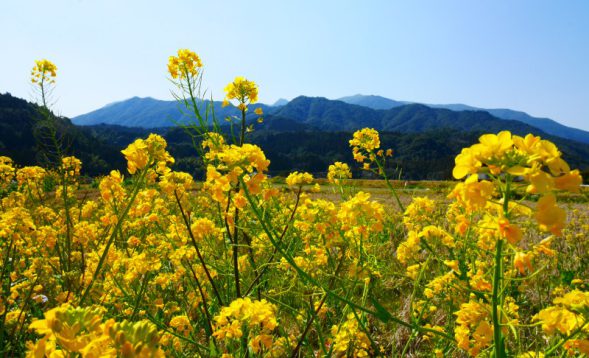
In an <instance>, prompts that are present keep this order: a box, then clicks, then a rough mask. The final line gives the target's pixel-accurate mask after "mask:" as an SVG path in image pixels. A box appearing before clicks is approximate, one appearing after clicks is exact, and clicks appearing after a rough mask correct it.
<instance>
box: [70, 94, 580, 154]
mask: <svg viewBox="0 0 589 358" xmlns="http://www.w3.org/2000/svg"><path fill="white" fill-rule="evenodd" d="M206 103H208V101H205V103H202V108H203V110H202V112H204V107H205V104H206ZM253 107H261V108H262V109H263V110H264V113H265V116H266V118H267V119H268V120H270V119H272V120H274V121H281V122H282V123H274V124H273V126H275V127H276V128H281V129H285V128H291V127H292V130H295V129H296V130H303V129H308V130H323V131H354V130H357V129H359V128H362V127H373V128H375V129H377V130H381V131H395V132H401V133H409V132H421V131H427V130H434V129H439V128H448V129H457V130H462V131H489V132H497V131H500V130H504V129H508V130H511V131H513V132H514V133H524V132H525V133H528V132H531V133H536V134H539V135H541V134H543V133H546V134H551V135H554V136H559V137H562V138H566V139H570V140H574V141H578V142H583V143H589V132H587V131H584V130H581V129H576V128H571V127H567V126H565V125H562V124H560V123H558V122H556V121H554V120H552V119H549V118H537V117H532V116H530V115H528V114H527V113H525V112H521V111H515V110H511V109H483V108H477V107H472V106H468V105H464V104H441V105H439V104H437V105H432V104H418V103H412V102H406V101H395V100H392V99H389V98H385V97H381V96H373V95H370V96H366V95H355V96H349V97H342V98H340V99H338V100H329V99H326V98H322V97H305V96H299V97H296V98H295V99H293V100H291V101H290V102H289V101H286V100H284V99H280V100H278V101H277V102H276V103H274V104H273V105H266V104H256V105H254V106H253ZM214 111H215V116H216V117H217V118H225V117H227V116H238V115H239V112H238V111H237V110H236V109H235V108H233V107H225V108H223V107H222V106H221V102H217V101H215V102H214ZM252 112H253V111H250V113H249V114H248V119H250V120H251V119H252V118H254V117H255V116H254V115H253V113H252ZM190 118H191V117H190V116H187V115H185V114H184V113H183V111H182V109H181V107H180V106H179V105H178V103H177V102H176V101H163V100H157V99H153V98H149V97H147V98H139V97H133V98H130V99H128V100H124V101H120V102H116V103H111V104H109V105H106V106H104V107H102V108H100V109H98V110H95V111H93V112H90V113H87V114H84V115H81V116H77V117H74V118H73V119H72V121H73V123H75V124H77V125H96V124H113V125H120V126H127V127H141V128H162V127H170V126H174V125H176V124H178V123H186V122H187V121H190V120H191V119H190ZM293 126H294V127H293ZM295 127H296V128H295Z"/></svg>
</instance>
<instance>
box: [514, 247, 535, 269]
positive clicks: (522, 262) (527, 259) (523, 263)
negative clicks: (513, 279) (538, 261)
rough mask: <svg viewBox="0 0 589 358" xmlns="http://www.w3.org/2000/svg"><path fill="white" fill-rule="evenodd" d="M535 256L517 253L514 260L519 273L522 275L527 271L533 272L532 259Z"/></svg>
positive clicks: (528, 253) (529, 253)
mask: <svg viewBox="0 0 589 358" xmlns="http://www.w3.org/2000/svg"><path fill="white" fill-rule="evenodd" d="M533 257H534V254H533V253H531V252H527V253H523V252H517V253H516V254H515V257H514V258H513V266H514V267H515V268H516V269H517V270H518V271H519V273H520V274H522V275H523V274H525V272H526V269H528V270H530V271H532V269H533V268H532V261H531V260H532V258H533Z"/></svg>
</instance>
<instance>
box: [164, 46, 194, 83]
mask: <svg viewBox="0 0 589 358" xmlns="http://www.w3.org/2000/svg"><path fill="white" fill-rule="evenodd" d="M201 67H202V62H201V60H200V57H199V56H198V55H197V54H196V53H194V52H192V51H190V50H188V49H180V50H178V56H170V58H169V59H168V72H169V73H170V76H172V78H173V79H177V78H180V79H187V78H188V76H192V77H194V76H196V75H197V74H198V71H199V70H200V68H201Z"/></svg>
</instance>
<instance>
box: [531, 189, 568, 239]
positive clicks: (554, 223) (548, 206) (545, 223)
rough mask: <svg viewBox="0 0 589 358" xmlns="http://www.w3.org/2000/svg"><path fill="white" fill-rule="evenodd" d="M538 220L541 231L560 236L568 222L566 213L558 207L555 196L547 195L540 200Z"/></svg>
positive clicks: (537, 213)
mask: <svg viewBox="0 0 589 358" xmlns="http://www.w3.org/2000/svg"><path fill="white" fill-rule="evenodd" d="M536 220H537V221H538V225H539V227H540V230H542V231H550V232H551V233H553V234H554V235H560V234H561V231H562V229H563V228H564V225H565V221H566V212H565V211H564V210H563V209H561V208H559V207H558V206H556V198H555V197H554V194H547V195H545V196H543V197H542V198H541V199H540V200H538V207H537V212H536Z"/></svg>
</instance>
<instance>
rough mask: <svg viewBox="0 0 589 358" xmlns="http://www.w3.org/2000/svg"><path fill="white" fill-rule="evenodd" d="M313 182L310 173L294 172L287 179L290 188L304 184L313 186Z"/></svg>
mask: <svg viewBox="0 0 589 358" xmlns="http://www.w3.org/2000/svg"><path fill="white" fill-rule="evenodd" d="M312 182H313V176H312V175H311V174H309V173H299V172H293V173H290V174H289V175H288V177H287V178H286V185H288V186H299V185H304V184H311V183H312Z"/></svg>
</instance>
